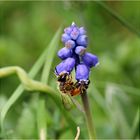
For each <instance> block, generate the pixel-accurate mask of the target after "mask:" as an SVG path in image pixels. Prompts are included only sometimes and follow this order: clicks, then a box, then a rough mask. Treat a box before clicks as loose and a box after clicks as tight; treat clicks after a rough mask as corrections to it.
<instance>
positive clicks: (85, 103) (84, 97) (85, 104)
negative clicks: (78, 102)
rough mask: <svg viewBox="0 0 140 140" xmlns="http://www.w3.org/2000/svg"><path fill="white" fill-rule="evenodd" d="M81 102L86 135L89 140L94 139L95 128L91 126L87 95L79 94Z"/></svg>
mask: <svg viewBox="0 0 140 140" xmlns="http://www.w3.org/2000/svg"><path fill="white" fill-rule="evenodd" d="M81 98H82V102H83V107H84V111H85V118H86V123H87V128H88V133H89V137H90V139H92V140H93V139H96V134H95V128H94V125H93V120H92V116H91V111H90V107H89V101H88V96H87V93H86V92H85V93H83V94H81Z"/></svg>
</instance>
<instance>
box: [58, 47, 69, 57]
mask: <svg viewBox="0 0 140 140" xmlns="http://www.w3.org/2000/svg"><path fill="white" fill-rule="evenodd" d="M57 55H58V57H59V58H61V59H62V60H64V59H66V58H68V57H71V56H72V52H71V50H70V49H68V48H66V47H64V48H62V49H60V50H59V51H58V53H57Z"/></svg>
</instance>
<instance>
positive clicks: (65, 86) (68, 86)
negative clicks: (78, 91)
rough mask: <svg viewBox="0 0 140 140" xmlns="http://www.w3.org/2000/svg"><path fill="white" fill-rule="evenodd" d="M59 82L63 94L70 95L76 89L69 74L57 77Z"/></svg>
mask: <svg viewBox="0 0 140 140" xmlns="http://www.w3.org/2000/svg"><path fill="white" fill-rule="evenodd" d="M57 81H58V82H59V90H60V91H61V92H62V93H65V94H70V93H71V91H72V90H73V89H74V82H73V81H72V76H71V75H69V73H65V72H62V73H60V74H59V75H58V76H57Z"/></svg>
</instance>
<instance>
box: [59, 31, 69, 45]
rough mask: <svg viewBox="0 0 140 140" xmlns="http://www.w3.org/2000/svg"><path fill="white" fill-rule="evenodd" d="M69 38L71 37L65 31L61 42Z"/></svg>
mask: <svg viewBox="0 0 140 140" xmlns="http://www.w3.org/2000/svg"><path fill="white" fill-rule="evenodd" d="M70 39H71V38H70V36H69V35H68V34H66V33H64V34H62V38H61V40H62V42H63V43H65V42H67V41H68V40H70Z"/></svg>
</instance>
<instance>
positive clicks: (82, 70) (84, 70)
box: [75, 64, 90, 81]
mask: <svg viewBox="0 0 140 140" xmlns="http://www.w3.org/2000/svg"><path fill="white" fill-rule="evenodd" d="M89 72H90V69H89V68H88V67H87V66H86V65H85V64H79V65H77V67H76V76H75V78H76V80H79V81H82V80H83V81H85V80H88V78H89Z"/></svg>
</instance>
